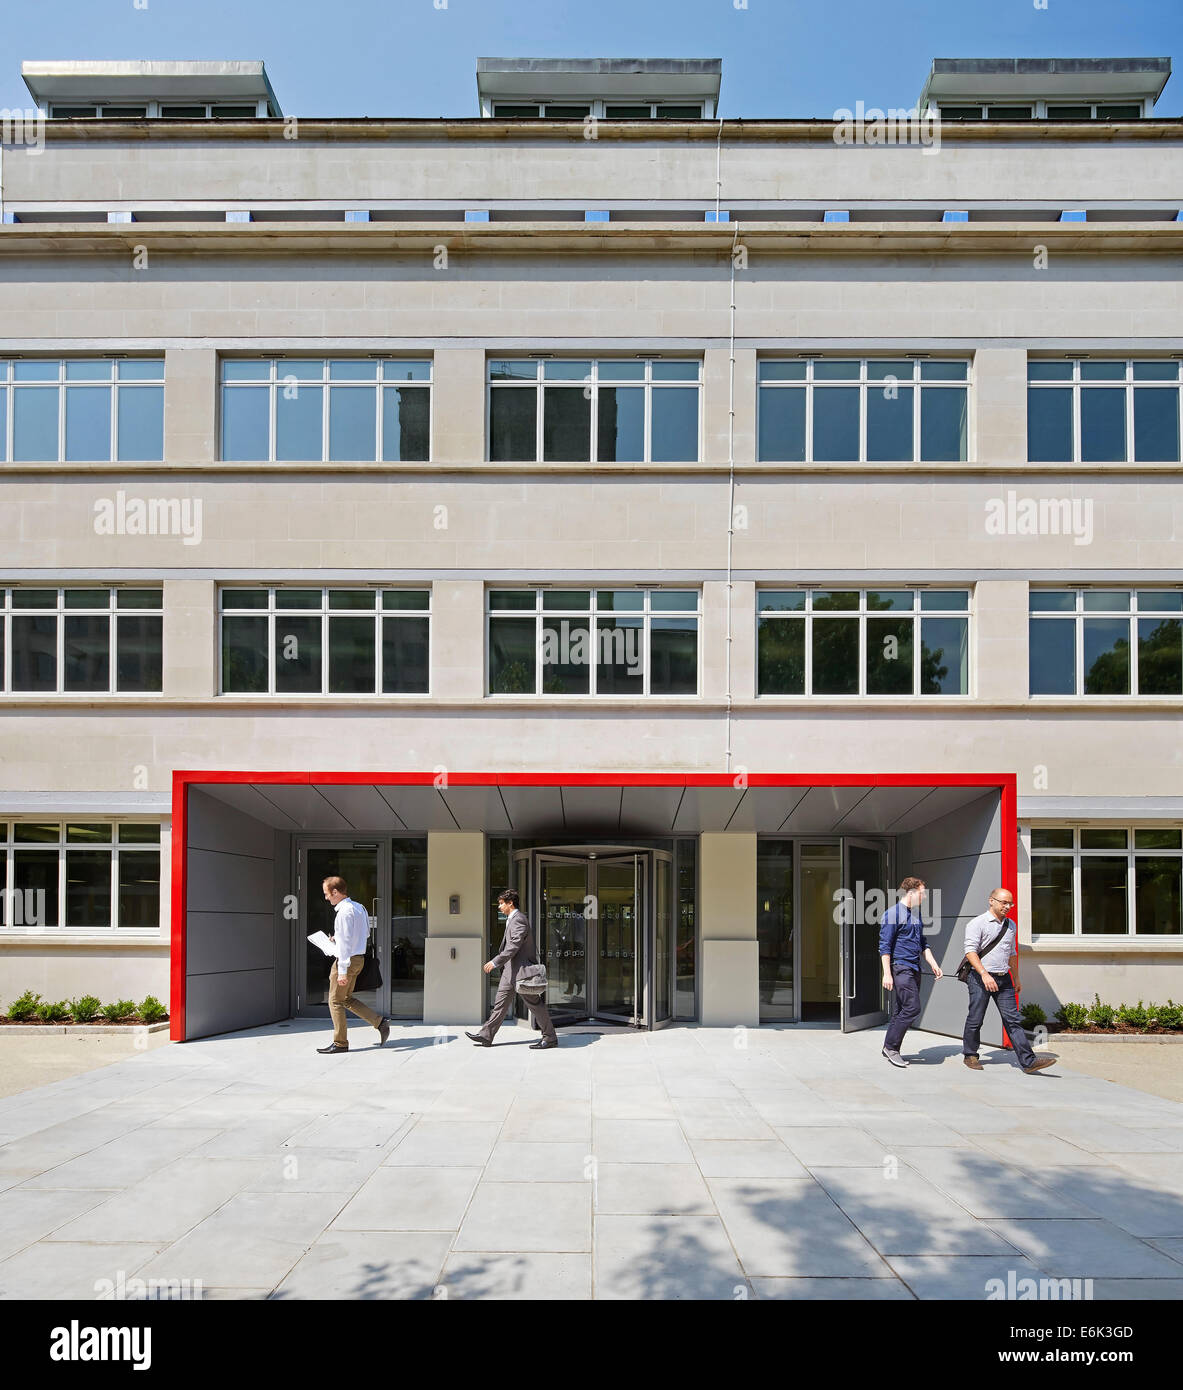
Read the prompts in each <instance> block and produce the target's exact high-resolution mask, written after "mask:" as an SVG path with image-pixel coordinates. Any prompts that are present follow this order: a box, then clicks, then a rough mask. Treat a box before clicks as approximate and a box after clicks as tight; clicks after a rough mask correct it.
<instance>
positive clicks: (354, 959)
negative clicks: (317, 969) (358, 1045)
mask: <svg viewBox="0 0 1183 1390" xmlns="http://www.w3.org/2000/svg"><path fill="white" fill-rule="evenodd" d="M365 963H366V958H365V956H350V957H349V970H348V974H347V976H346V979H345V983H344V984H343V985H342V984H338V983H337V966H338V964H339V962H338V961H333V963H332V965H331V966H330V967H329V1017H330V1018H331V1019H332V1020H333V1041H334V1042H335V1043H336V1044H337V1046H338V1047H348V1046H349V1032H348V1023H347V1021H346V1018H345V1010H346V1009H348V1010H349V1011H350V1013H355V1014H356V1015H357V1016H358V1018H364V1019H365V1021H366V1022H367V1023H369V1024H372V1025H373V1026H374V1027H375V1028H377V1026H378V1025H379V1024H380V1023H381V1022H382V1015H381V1014H376V1013H375V1012H374V1011H373V1009H371V1008H370V1006H369V1005H368V1004H363V1003H362V1002H361V1000H360V999H355V998H354V997H353V982H354V981H355V980H356V979H357V977H358V976H359V975H360V974H361V968H362V966H363V965H364V964H365Z"/></svg>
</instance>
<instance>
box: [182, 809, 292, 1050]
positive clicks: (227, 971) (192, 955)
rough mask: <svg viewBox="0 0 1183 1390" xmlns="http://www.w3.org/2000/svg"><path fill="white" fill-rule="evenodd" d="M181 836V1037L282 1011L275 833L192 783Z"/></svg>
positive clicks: (256, 1021)
mask: <svg viewBox="0 0 1183 1390" xmlns="http://www.w3.org/2000/svg"><path fill="white" fill-rule="evenodd" d="M187 840H188V844H187V848H186V861H187V867H186V886H187V899H186V903H185V938H186V961H185V973H186V1007H185V1036H186V1038H201V1037H207V1036H208V1035H209V1034H211V1033H222V1032H229V1031H232V1030H234V1029H238V1028H253V1027H257V1026H259V1025H260V1024H263V1023H271V1022H273V1021H274V1020H275V1019H277V1018H286V1017H287V1016H288V1014H289V1013H290V1009H289V1008H288V1007H287V1003H286V995H287V979H288V970H287V967H286V965H285V962H284V957H283V955H282V953H281V951H280V949H279V942H278V933H277V927H276V919H277V916H279V915H281V914H282V897H280V898H277V897H276V891H275V889H276V882H277V875H276V849H277V845H278V844H279V843H280V837H277V833H276V832H275V831H274V830H272V828H271V827H270V826H267V825H264V824H262V823H261V822H260V821H257V820H255V819H254V818H253V817H251V816H248V815H247V814H246V813H245V812H243V811H240V810H238V809H237V808H236V807H233V806H228V805H226V804H225V803H224V802H220V801H217V800H216V799H215V798H213V797H210V796H206V795H205V794H204V793H203V792H201V791H200V790H197V789H196V788H194V789H192V790H191V791H190V793H189V834H188V836H187ZM282 841H283V843H284V844H285V845H286V837H282ZM277 976H282V988H281V986H280V982H278V981H277Z"/></svg>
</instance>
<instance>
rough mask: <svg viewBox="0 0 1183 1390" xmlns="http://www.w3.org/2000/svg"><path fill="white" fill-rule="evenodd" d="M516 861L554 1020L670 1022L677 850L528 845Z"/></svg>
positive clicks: (520, 886)
mask: <svg viewBox="0 0 1183 1390" xmlns="http://www.w3.org/2000/svg"><path fill="white" fill-rule="evenodd" d="M516 860H517V880H516V881H517V883H518V891H519V893H522V894H523V899H524V904H525V910H526V914H527V916H529V918H530V920H531V922H532V923H533V924H534V927H535V931H536V932H537V935H538V943H539V946H538V948H539V950H540V951H541V953H542V956H543V959H544V960H545V962H546V974H547V979H548V981H549V984H548V989H547V1004H548V1005H549V1007H550V1012H551V1017H552V1018H553V1019H554V1021H555V1024H556V1025H559V1026H561V1025H562V1024H564V1023H577V1022H580V1021H581V1020H584V1019H589V1018H602V1019H605V1020H610V1021H611V1022H614V1023H628V1024H632V1025H634V1026H639V1027H652V1026H653V1025H654V1023H661V1022H665V1021H668V1020H669V1018H670V1014H671V998H672V992H673V988H672V982H673V971H674V965H675V962H674V953H673V940H672V938H673V905H672V896H673V881H672V873H673V861H672V858H671V856H670V855H669V854H666V853H664V852H663V851H655V850H636V851H633V852H627V853H624V852H621V851H620V850H619V849H618V848H617V847H615V846H613V847H612V848H611V849H607V850H604V851H600V850H596V849H591V848H589V849H587V850H584V849H583V848H582V847H581V848H580V849H579V850H578V851H569V852H565V851H563V850H561V849H556V850H553V851H552V850H523V851H521V852H520V853H519V855H517V856H516ZM654 963H655V964H656V966H657V970H658V971H659V972H660V978H658V975H657V973H656V972H655V971H654V969H653V964H654Z"/></svg>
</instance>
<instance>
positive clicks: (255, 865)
mask: <svg viewBox="0 0 1183 1390" xmlns="http://www.w3.org/2000/svg"><path fill="white" fill-rule="evenodd" d="M188 880H189V903H188V907H189V911H190V912H236V911H237V912H266V913H267V914H268V915H270V914H271V913H273V912H274V911H275V898H274V891H275V870H274V866H273V861H272V859H271V856H270V853H269V854H268V856H267V858H266V859H259V858H250V857H248V856H246V855H243V854H227V853H226V852H225V851H223V850H209V849H192V848H190V850H189V873H188Z"/></svg>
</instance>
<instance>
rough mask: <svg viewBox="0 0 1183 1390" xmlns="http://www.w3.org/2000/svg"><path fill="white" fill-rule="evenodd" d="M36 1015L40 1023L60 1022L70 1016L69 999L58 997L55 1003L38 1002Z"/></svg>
mask: <svg viewBox="0 0 1183 1390" xmlns="http://www.w3.org/2000/svg"><path fill="white" fill-rule="evenodd" d="M37 1017H38V1018H39V1019H40V1020H41V1022H42V1023H62V1022H64V1021H65V1020H66V1019H67V1018H69V1017H70V1001H69V1000H68V999H59V1000H58V1002H57V1003H56V1004H49V1003H46V1004H38V1005H37Z"/></svg>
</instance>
